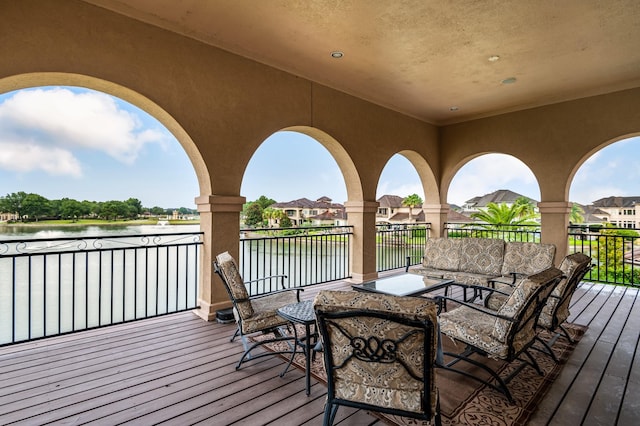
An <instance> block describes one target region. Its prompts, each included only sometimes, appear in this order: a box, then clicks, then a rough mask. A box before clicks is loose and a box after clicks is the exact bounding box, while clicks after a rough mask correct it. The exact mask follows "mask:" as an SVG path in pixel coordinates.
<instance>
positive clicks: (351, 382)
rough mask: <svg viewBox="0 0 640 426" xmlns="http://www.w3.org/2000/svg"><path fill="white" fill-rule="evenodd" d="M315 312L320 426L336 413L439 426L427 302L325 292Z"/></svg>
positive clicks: (432, 317) (433, 315) (434, 339)
mask: <svg viewBox="0 0 640 426" xmlns="http://www.w3.org/2000/svg"><path fill="white" fill-rule="evenodd" d="M314 309H315V312H316V318H317V323H318V329H319V331H320V335H321V337H322V341H323V344H324V363H325V369H326V372H327V400H326V405H325V413H324V425H331V424H333V421H334V419H335V415H336V412H337V410H338V407H340V406H348V407H354V408H359V409H364V410H371V411H376V412H383V413H390V414H395V415H399V416H406V417H411V418H415V419H421V420H427V421H435V424H437V425H440V424H441V420H440V413H439V398H438V390H437V388H436V382H435V374H434V370H433V367H434V364H435V361H436V352H437V343H438V331H437V330H438V329H437V305H436V304H435V303H434V302H433V301H430V300H427V299H424V298H413V297H399V296H390V295H383V294H371V293H357V292H345V291H328V290H323V291H320V292H319V293H318V295H317V296H316V298H315V300H314Z"/></svg>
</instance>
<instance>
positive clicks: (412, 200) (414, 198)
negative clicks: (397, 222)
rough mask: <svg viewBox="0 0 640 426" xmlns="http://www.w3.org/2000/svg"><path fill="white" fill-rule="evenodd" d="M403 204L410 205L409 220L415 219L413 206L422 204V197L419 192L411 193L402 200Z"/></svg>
mask: <svg viewBox="0 0 640 426" xmlns="http://www.w3.org/2000/svg"><path fill="white" fill-rule="evenodd" d="M402 205H403V206H405V207H409V222H411V221H412V220H413V208H414V207H415V206H421V205H422V198H420V196H419V195H418V194H411V195H408V196H406V197H405V198H404V199H403V200H402Z"/></svg>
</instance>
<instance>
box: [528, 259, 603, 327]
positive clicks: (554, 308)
mask: <svg viewBox="0 0 640 426" xmlns="http://www.w3.org/2000/svg"><path fill="white" fill-rule="evenodd" d="M591 262H592V259H591V258H590V257H589V256H587V255H586V254H584V253H573V254H570V255H568V256H566V257H565V258H564V259H563V260H562V262H561V263H560V270H561V271H562V272H563V273H564V275H565V277H566V278H565V279H563V280H562V281H560V283H559V284H558V285H557V286H556V288H555V289H554V290H553V292H552V293H551V297H550V298H549V300H548V301H547V304H546V305H545V307H544V308H543V309H542V312H541V313H540V318H539V319H538V324H539V325H541V326H542V327H544V328H548V329H553V328H555V327H557V326H558V325H560V324H562V323H563V322H565V321H566V319H567V318H569V303H570V302H571V295H572V294H573V292H574V291H575V289H576V287H577V286H578V284H579V283H580V281H581V280H582V278H584V275H585V273H586V272H587V271H588V270H589V267H590V265H591Z"/></svg>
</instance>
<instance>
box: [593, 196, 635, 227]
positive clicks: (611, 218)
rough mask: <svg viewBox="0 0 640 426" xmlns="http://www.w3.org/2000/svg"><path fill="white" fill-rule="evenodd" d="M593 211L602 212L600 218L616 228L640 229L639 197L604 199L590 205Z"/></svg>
mask: <svg viewBox="0 0 640 426" xmlns="http://www.w3.org/2000/svg"><path fill="white" fill-rule="evenodd" d="M592 206H593V207H594V209H597V210H599V211H600V212H604V213H605V214H606V215H608V217H607V216H605V214H602V217H603V218H605V217H606V220H603V222H607V221H608V222H609V223H611V224H612V225H614V226H617V227H618V228H638V227H640V197H606V198H601V199H599V200H597V201H594V202H593V203H592Z"/></svg>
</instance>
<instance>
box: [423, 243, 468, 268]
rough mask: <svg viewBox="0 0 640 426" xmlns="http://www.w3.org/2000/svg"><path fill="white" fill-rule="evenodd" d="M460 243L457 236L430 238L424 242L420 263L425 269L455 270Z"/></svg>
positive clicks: (458, 260) (458, 265) (458, 257)
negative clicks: (422, 256)
mask: <svg viewBox="0 0 640 426" xmlns="http://www.w3.org/2000/svg"><path fill="white" fill-rule="evenodd" d="M461 243H462V240H460V239H459V238H430V239H429V240H427V242H426V244H425V249H424V258H423V261H422V265H423V266H424V267H425V268H427V269H436V270H437V269H441V270H445V271H457V270H458V268H459V267H460V246H461Z"/></svg>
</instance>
